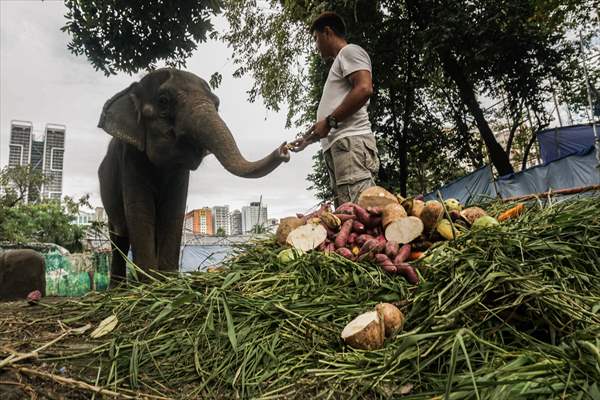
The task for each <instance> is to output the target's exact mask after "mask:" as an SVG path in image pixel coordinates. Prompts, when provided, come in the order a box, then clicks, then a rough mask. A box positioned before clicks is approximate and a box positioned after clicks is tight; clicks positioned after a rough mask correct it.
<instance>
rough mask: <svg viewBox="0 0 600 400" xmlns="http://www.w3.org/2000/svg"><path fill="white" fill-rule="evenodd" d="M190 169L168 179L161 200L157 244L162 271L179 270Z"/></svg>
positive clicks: (158, 212) (159, 264) (158, 213)
mask: <svg viewBox="0 0 600 400" xmlns="http://www.w3.org/2000/svg"><path fill="white" fill-rule="evenodd" d="M189 176H190V173H189V171H187V170H186V171H180V172H179V173H177V174H174V175H172V176H171V177H170V179H169V180H168V182H169V183H168V187H166V188H165V189H164V190H163V191H162V193H163V194H165V196H164V197H163V198H161V201H160V202H159V207H158V210H157V226H156V235H157V246H158V267H159V269H160V270H161V271H165V272H176V271H178V270H179V253H180V249H181V235H182V228H183V218H184V216H185V204H186V199H187V190H188V182H189Z"/></svg>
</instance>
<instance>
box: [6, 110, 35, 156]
mask: <svg viewBox="0 0 600 400" xmlns="http://www.w3.org/2000/svg"><path fill="white" fill-rule="evenodd" d="M32 135H33V124H32V123H31V122H27V121H16V120H13V121H10V143H9V151H8V166H9V167H16V166H19V165H27V164H29V156H30V154H31V153H30V149H31V139H32Z"/></svg>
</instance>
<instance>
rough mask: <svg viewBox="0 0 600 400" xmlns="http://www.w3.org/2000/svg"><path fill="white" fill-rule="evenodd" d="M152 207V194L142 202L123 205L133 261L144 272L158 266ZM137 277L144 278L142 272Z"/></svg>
mask: <svg viewBox="0 0 600 400" xmlns="http://www.w3.org/2000/svg"><path fill="white" fill-rule="evenodd" d="M154 209H155V207H154V199H153V198H152V196H150V198H149V199H145V200H144V201H143V202H135V203H133V202H132V203H126V205H125V214H126V219H127V230H128V231H129V242H130V243H131V252H132V254H133V263H134V264H135V265H137V266H138V267H139V268H140V269H141V270H142V271H144V272H145V273H148V272H149V271H150V270H152V269H157V267H158V254H157V248H156V216H155V211H154ZM138 278H139V279H140V280H142V281H143V280H145V276H144V274H140V273H138Z"/></svg>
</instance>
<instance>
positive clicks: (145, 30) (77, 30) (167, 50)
mask: <svg viewBox="0 0 600 400" xmlns="http://www.w3.org/2000/svg"><path fill="white" fill-rule="evenodd" d="M65 5H66V7H67V8H68V12H67V14H66V18H67V23H66V25H65V26H64V27H63V28H62V30H63V31H66V32H68V33H69V34H70V35H71V41H70V42H69V44H68V49H69V50H70V51H71V52H72V53H73V54H75V55H85V56H86V57H87V58H88V60H89V61H90V62H91V63H92V65H93V66H94V68H95V69H96V70H100V71H102V72H104V74H105V75H110V74H116V73H117V72H118V71H123V72H127V73H129V74H131V73H134V72H137V71H140V70H146V69H151V68H154V67H156V64H157V63H158V62H159V61H164V62H165V63H166V64H167V65H169V66H174V67H182V66H185V63H186V59H187V58H189V57H190V56H191V54H192V52H193V51H194V50H196V48H197V46H196V43H197V42H199V41H205V40H206V38H207V36H208V35H209V34H210V33H212V32H213V26H212V24H211V22H210V18H211V17H212V16H213V15H216V14H217V13H219V12H220V10H221V1H220V0H194V1H187V0H155V1H144V0H103V1H93V0H65Z"/></svg>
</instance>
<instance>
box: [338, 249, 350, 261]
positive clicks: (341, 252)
mask: <svg viewBox="0 0 600 400" xmlns="http://www.w3.org/2000/svg"><path fill="white" fill-rule="evenodd" d="M335 252H336V253H337V254H339V255H340V256H342V257H344V258H347V259H348V260H354V254H352V250H350V249H347V248H345V247H340V248H339V249H336V250H335Z"/></svg>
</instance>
